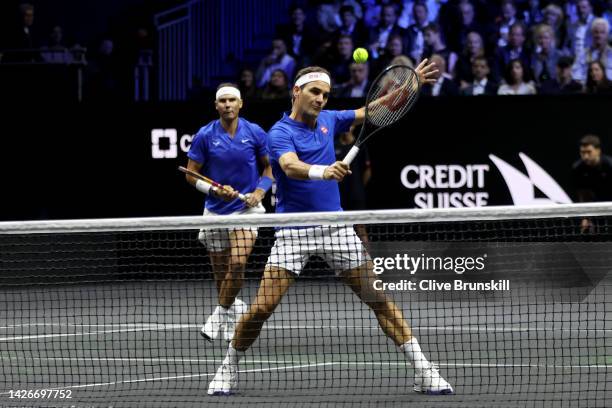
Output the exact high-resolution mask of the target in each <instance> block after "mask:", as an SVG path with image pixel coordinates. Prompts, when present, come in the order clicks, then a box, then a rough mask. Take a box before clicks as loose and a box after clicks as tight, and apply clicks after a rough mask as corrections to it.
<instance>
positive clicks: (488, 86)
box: [462, 56, 497, 96]
mask: <svg viewBox="0 0 612 408" xmlns="http://www.w3.org/2000/svg"><path fill="white" fill-rule="evenodd" d="M490 73H491V68H490V67H489V62H488V61H487V59H486V58H485V57H484V56H480V57H475V58H474V59H473V61H472V75H473V76H474V81H472V83H471V85H469V86H468V87H467V88H465V89H463V91H462V94H463V95H473V96H476V95H495V94H496V93H497V84H496V83H494V82H493V81H491V80H490V79H489V74H490Z"/></svg>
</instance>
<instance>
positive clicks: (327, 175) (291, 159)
mask: <svg viewBox="0 0 612 408" xmlns="http://www.w3.org/2000/svg"><path fill="white" fill-rule="evenodd" d="M279 163H280V166H281V168H282V169H283V171H284V172H285V174H286V175H287V177H290V178H294V179H298V180H336V181H342V179H344V177H345V176H346V175H347V174H351V171H350V169H349V166H348V165H346V164H344V163H342V162H341V161H337V162H335V163H334V164H332V165H329V166H321V165H311V164H308V163H304V162H303V161H301V160H300V159H299V158H298V156H297V154H295V153H285V154H283V155H282V156H281V157H280V159H279Z"/></svg>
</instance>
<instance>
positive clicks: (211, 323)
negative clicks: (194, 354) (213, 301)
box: [200, 306, 228, 341]
mask: <svg viewBox="0 0 612 408" xmlns="http://www.w3.org/2000/svg"><path fill="white" fill-rule="evenodd" d="M227 315H228V313H227V311H226V310H225V309H224V308H222V307H221V306H217V308H216V309H215V311H214V312H213V314H211V315H210V316H209V317H208V319H207V320H206V323H205V324H204V326H203V327H202V329H201V330H200V334H201V335H202V337H204V338H205V339H206V340H209V341H212V340H214V339H216V338H217V337H218V336H219V332H220V331H221V330H222V329H223V327H224V326H225V323H226V321H227Z"/></svg>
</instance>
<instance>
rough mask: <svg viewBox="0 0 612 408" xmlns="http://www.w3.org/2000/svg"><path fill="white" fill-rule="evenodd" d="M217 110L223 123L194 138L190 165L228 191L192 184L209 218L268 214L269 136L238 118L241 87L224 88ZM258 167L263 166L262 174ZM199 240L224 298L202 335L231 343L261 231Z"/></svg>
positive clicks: (209, 233) (211, 233)
mask: <svg viewBox="0 0 612 408" xmlns="http://www.w3.org/2000/svg"><path fill="white" fill-rule="evenodd" d="M215 107H216V109H217V112H218V113H219V119H218V120H215V121H212V122H210V123H209V124H208V125H206V126H204V127H203V128H201V129H200V130H199V131H198V133H197V134H196V135H195V137H194V139H193V143H192V145H191V148H190V149H189V153H188V154H187V156H188V157H189V162H188V163H187V167H188V169H190V170H193V171H195V172H201V173H202V174H203V175H205V176H207V177H208V178H210V179H212V180H214V181H216V182H217V183H220V184H222V185H224V188H223V189H215V190H212V189H210V184H207V183H204V182H202V181H200V180H196V179H195V178H194V177H191V176H189V175H187V181H188V182H189V183H191V184H192V185H194V186H195V187H196V188H197V189H198V190H200V191H202V192H203V193H205V194H208V197H207V199H206V203H205V208H204V215H228V214H252V213H256V212H265V209H264V208H263V206H262V205H261V200H262V199H263V198H264V196H265V195H266V192H267V191H268V190H269V189H270V187H271V186H272V178H271V177H272V168H271V166H270V160H269V158H268V147H267V136H266V133H265V132H264V131H263V129H262V128H261V127H259V126H257V125H256V124H254V123H250V122H249V121H247V120H244V119H242V118H239V117H238V114H239V112H240V109H241V108H242V99H241V95H240V91H239V90H238V87H237V86H236V85H234V84H229V83H225V84H221V85H219V87H218V88H217V93H216V100H215ZM258 165H260V166H261V167H262V168H263V173H262V174H261V176H260V174H259V170H258ZM238 192H240V193H242V194H245V195H246V197H247V201H246V203H245V202H243V201H241V200H239V199H238ZM198 238H199V239H200V241H201V242H202V243H203V244H204V245H205V246H206V247H207V249H208V253H209V255H210V259H211V263H212V270H213V274H214V277H215V281H216V284H217V292H218V295H219V305H218V306H217V307H216V309H215V310H214V311H213V313H212V314H211V315H210V317H209V318H208V319H207V320H206V323H205V324H204V326H203V327H202V329H201V331H200V333H201V334H202V336H204V337H205V338H206V339H208V340H214V339H216V338H217V337H218V336H219V335H220V334H222V335H223V337H224V338H225V340H228V341H230V340H231V339H232V337H233V334H234V329H235V327H236V321H237V320H238V319H239V318H240V316H241V315H242V314H243V313H244V312H246V309H247V306H246V304H245V303H244V302H243V301H242V300H240V299H239V298H238V297H237V296H238V293H239V292H240V289H241V288H242V282H243V279H244V269H245V265H246V262H247V258H248V257H249V254H250V253H251V251H252V249H253V244H254V243H255V239H256V238H257V229H256V228H254V229H249V228H242V229H232V230H228V229H216V230H201V231H200V234H199V237H198Z"/></svg>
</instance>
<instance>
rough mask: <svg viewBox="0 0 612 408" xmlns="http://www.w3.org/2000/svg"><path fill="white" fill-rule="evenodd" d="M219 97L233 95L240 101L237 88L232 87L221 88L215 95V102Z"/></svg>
mask: <svg viewBox="0 0 612 408" xmlns="http://www.w3.org/2000/svg"><path fill="white" fill-rule="evenodd" d="M221 95H233V96H235V97H236V98H238V99H242V98H241V97H240V91H239V90H238V88H234V87H233V86H224V87H223V88H220V89H219V90H218V91H217V94H216V95H215V100H217V99H219V98H220V97H221Z"/></svg>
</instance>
